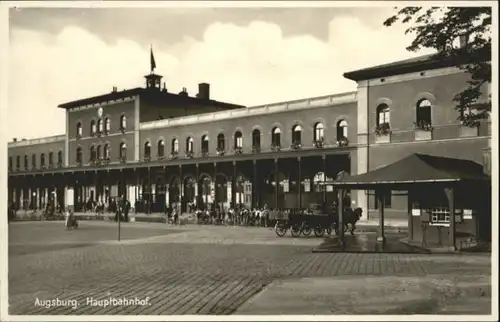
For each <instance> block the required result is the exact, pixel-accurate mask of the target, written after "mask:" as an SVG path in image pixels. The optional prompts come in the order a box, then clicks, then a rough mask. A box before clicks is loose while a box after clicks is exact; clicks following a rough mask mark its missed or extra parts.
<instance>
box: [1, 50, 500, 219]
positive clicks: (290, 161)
mask: <svg viewBox="0 0 500 322" xmlns="http://www.w3.org/2000/svg"><path fill="white" fill-rule="evenodd" d="M344 76H345V77H347V78H349V79H351V80H353V81H356V82H357V84H358V89H357V91H355V92H349V93H341V94H335V95H328V96H323V97H313V98H307V99H302V100H296V101H288V102H281V103H274V104H268V105H263V106H253V107H245V106H240V105H234V104H227V103H221V102H217V101H214V100H212V99H210V88H209V85H208V84H200V85H199V93H198V94H197V95H196V96H195V97H191V96H189V95H188V93H187V92H186V91H185V89H183V91H182V92H180V93H179V94H173V93H170V92H168V91H167V90H166V88H165V85H164V87H163V88H162V87H161V76H159V75H155V74H150V75H147V76H146V87H145V88H135V89H131V90H125V91H117V90H116V89H114V90H113V91H112V92H111V93H107V94H104V95H100V96H96V97H91V98H87V99H82V100H77V101H73V102H69V103H65V104H61V105H60V106H59V107H60V108H64V109H65V111H66V133H65V134H63V135H60V136H55V137H48V138H40V139H36V140H19V139H18V140H14V141H13V142H10V143H9V149H8V151H9V152H8V157H9V183H8V184H9V190H8V191H9V201H10V202H12V203H14V205H15V206H16V207H17V208H19V209H21V208H22V209H36V208H40V207H43V205H44V204H45V202H46V201H47V200H48V195H49V194H51V193H52V192H54V193H55V195H56V196H57V199H58V202H59V203H60V204H64V202H65V201H67V200H68V198H70V199H73V201H74V205H75V210H76V211H79V210H81V209H82V208H83V204H84V202H85V201H87V200H89V199H90V200H102V201H103V202H109V201H110V200H111V199H113V198H117V197H118V196H126V198H128V199H129V200H130V201H131V204H132V205H133V206H134V208H135V211H137V212H164V211H165V207H166V206H167V205H170V204H179V205H180V206H181V208H182V211H188V210H189V209H188V207H189V206H188V204H190V203H191V202H195V203H197V204H198V205H200V204H203V205H207V204H211V203H213V202H216V203H217V204H223V205H224V206H225V207H230V206H231V204H240V203H242V204H245V205H246V206H247V207H260V206H262V205H264V204H267V205H268V206H269V207H271V208H307V207H314V206H315V205H319V204H323V203H325V202H326V203H327V204H329V203H331V202H333V200H334V199H335V198H336V196H335V192H334V191H333V187H331V186H328V185H325V184H324V182H325V181H329V180H332V179H333V178H335V177H336V175H337V174H338V173H339V172H340V171H347V172H348V173H350V174H361V173H364V172H367V171H370V170H373V169H376V168H379V167H381V166H384V165H387V164H389V163H392V162H394V161H397V160H399V159H402V158H404V157H405V156H407V155H409V154H412V153H416V152H418V153H425V154H431V155H438V156H446V157H454V158H461V159H468V160H472V161H476V162H478V163H481V164H484V165H485V169H486V171H487V170H488V168H489V164H490V163H491V161H490V160H491V152H490V150H489V149H490V140H491V126H490V122H489V121H485V122H482V123H481V124H480V126H479V127H474V128H471V127H466V126H463V125H462V124H461V123H460V122H459V121H458V120H457V117H458V112H457V111H456V110H455V108H454V103H453V101H452V99H453V96H454V94H455V93H457V92H459V91H460V90H461V89H462V88H464V86H465V85H466V81H467V79H468V75H467V74H465V73H464V72H463V71H462V70H460V69H459V68H457V67H456V66H450V65H449V64H448V65H447V64H443V63H442V62H438V61H434V60H433V59H432V58H430V57H428V56H425V57H420V58H417V59H412V60H406V61H401V62H396V63H391V64H388V65H381V66H376V67H373V68H369V69H364V70H359V71H354V72H350V73H346V74H344ZM483 93H484V96H485V97H484V99H483V101H486V100H487V99H488V95H489V87H485V89H484V91H483ZM483 101H482V102H483ZM409 171H411V169H409ZM69 195H70V196H69ZM376 200H377V198H374V196H373V193H371V192H370V191H358V192H355V193H354V195H353V196H352V202H353V204H354V205H356V206H359V207H362V208H363V209H364V213H365V214H367V217H368V218H373V217H374V216H376V213H377V211H376V208H377V207H378V205H377V202H376ZM385 200H386V201H385V209H386V218H400V217H401V216H404V217H402V218H406V216H407V202H408V201H407V198H406V195H405V193H403V192H398V191H392V192H390V193H387V196H385Z"/></svg>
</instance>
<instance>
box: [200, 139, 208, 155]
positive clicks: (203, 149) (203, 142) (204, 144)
mask: <svg viewBox="0 0 500 322" xmlns="http://www.w3.org/2000/svg"><path fill="white" fill-rule="evenodd" d="M208 148H209V140H208V135H202V136H201V152H202V153H208Z"/></svg>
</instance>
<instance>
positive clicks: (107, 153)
mask: <svg viewBox="0 0 500 322" xmlns="http://www.w3.org/2000/svg"><path fill="white" fill-rule="evenodd" d="M110 157H111V155H110V154H109V144H107V143H106V144H105V145H104V159H106V160H109V158H110Z"/></svg>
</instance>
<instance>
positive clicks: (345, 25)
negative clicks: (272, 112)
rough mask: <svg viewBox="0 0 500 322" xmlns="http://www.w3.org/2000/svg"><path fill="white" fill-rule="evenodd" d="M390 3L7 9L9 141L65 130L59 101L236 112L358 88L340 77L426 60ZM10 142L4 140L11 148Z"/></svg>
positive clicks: (353, 83)
mask: <svg viewBox="0 0 500 322" xmlns="http://www.w3.org/2000/svg"><path fill="white" fill-rule="evenodd" d="M394 13H395V9H394V8H393V7H391V6H389V5H388V6H387V7H373V8H369V7H353V8H345V7H331V8H278V7H277V8H258V7H254V8H175V7H170V8H11V9H10V10H9V78H8V84H9V87H8V118H9V122H8V124H7V133H9V135H10V137H11V139H12V138H14V137H16V138H26V139H31V138H37V137H43V136H51V135H59V134H64V132H65V114H64V110H63V109H60V108H57V106H58V105H59V104H61V103H64V102H68V101H73V100H77V99H81V98H85V97H89V96H95V95H100V94H104V93H107V92H110V91H111V90H112V88H113V86H116V87H117V88H118V90H122V89H129V88H134V87H140V86H144V78H143V76H144V75H146V74H148V73H149V64H150V61H149V51H150V48H151V46H152V48H153V52H154V56H155V60H156V65H157V68H156V73H158V74H160V75H162V76H163V77H164V78H163V81H164V82H165V83H166V87H167V89H168V90H169V91H170V92H175V93H177V92H180V91H181V90H182V88H183V87H186V88H187V91H188V93H189V94H190V95H191V96H194V95H195V94H196V93H197V88H198V83H201V82H207V83H210V86H211V89H210V91H211V94H210V95H211V98H212V99H215V100H218V101H223V102H229V103H235V104H240V105H245V106H254V105H262V104H268V103H273V102H280V101H287V100H294V99H301V98H307V97H314V96H321V95H330V94H336V93H340V92H346V91H355V90H356V86H357V85H356V83H355V82H353V81H350V80H347V79H345V78H344V77H343V76H342V74H343V73H345V72H347V71H351V70H356V69H360V68H364V67H369V66H373V65H377V64H383V63H388V62H391V61H396V60H401V59H406V58H410V57H414V56H418V55H421V54H423V53H422V52H420V53H411V52H408V51H407V50H406V46H408V45H409V44H410V42H411V39H412V38H411V35H406V36H405V33H404V31H405V29H406V26H403V25H400V24H396V25H395V26H393V27H390V28H388V27H384V26H383V24H382V23H383V21H384V20H385V19H386V18H387V17H389V16H391V15H392V14H394ZM11 139H9V140H11Z"/></svg>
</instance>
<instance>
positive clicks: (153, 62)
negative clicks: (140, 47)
mask: <svg viewBox="0 0 500 322" xmlns="http://www.w3.org/2000/svg"><path fill="white" fill-rule="evenodd" d="M155 68H156V62H155V56H154V55H153V46H151V72H153V71H154V69H155Z"/></svg>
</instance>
